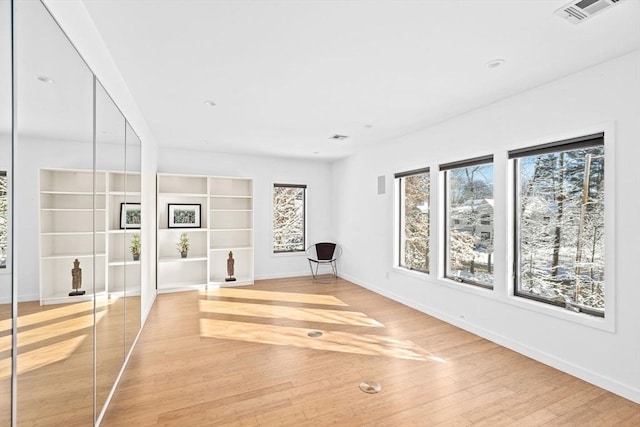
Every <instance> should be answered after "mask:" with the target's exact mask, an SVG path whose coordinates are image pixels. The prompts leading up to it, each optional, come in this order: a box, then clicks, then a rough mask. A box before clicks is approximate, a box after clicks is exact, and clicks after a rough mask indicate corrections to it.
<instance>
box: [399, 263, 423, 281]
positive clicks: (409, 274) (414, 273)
mask: <svg viewBox="0 0 640 427" xmlns="http://www.w3.org/2000/svg"><path fill="white" fill-rule="evenodd" d="M393 272H394V273H399V274H402V275H403V276H407V277H412V278H414V279H418V280H425V279H429V278H431V273H427V272H424V271H418V270H409V269H408V268H404V267H398V266H395V267H393Z"/></svg>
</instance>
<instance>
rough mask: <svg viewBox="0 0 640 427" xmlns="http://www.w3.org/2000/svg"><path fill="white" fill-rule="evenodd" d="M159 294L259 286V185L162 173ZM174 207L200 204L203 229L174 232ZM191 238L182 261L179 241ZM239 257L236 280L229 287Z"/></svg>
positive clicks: (159, 219) (245, 179) (236, 180)
mask: <svg viewBox="0 0 640 427" xmlns="http://www.w3.org/2000/svg"><path fill="white" fill-rule="evenodd" d="M157 186H158V198H157V200H158V208H157V213H158V239H157V240H158V275H157V277H158V283H157V286H158V291H159V292H174V291H181V290H189V289H203V288H205V287H207V286H241V285H251V284H253V181H252V180H251V179H248V178H229V177H209V176H197V175H174V174H158V184H157ZM169 204H189V205H193V204H196V205H200V221H201V223H200V228H170V227H169ZM182 233H187V236H188V238H189V243H190V249H189V253H188V256H187V258H181V256H180V253H179V252H178V250H177V242H178V240H179V238H180V235H181V234H182ZM230 251H231V252H233V257H234V259H235V265H234V266H235V273H234V277H235V278H236V280H235V281H233V282H226V281H225V278H226V277H227V258H228V256H229V252H230Z"/></svg>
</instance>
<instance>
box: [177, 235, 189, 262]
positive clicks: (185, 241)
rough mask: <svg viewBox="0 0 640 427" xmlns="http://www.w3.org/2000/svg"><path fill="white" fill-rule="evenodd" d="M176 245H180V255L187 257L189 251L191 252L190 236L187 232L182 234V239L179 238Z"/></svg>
mask: <svg viewBox="0 0 640 427" xmlns="http://www.w3.org/2000/svg"><path fill="white" fill-rule="evenodd" d="M176 246H177V247H178V252H180V256H181V257H182V258H186V257H187V252H189V236H187V233H182V234H181V235H180V240H178V243H177V245H176Z"/></svg>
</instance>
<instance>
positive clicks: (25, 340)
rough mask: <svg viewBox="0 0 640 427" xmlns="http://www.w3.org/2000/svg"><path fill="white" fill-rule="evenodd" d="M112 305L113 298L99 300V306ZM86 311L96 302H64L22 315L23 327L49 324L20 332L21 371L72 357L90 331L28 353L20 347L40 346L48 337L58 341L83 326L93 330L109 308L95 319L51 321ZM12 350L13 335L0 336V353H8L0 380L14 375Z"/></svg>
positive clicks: (1, 364) (0, 369)
mask: <svg viewBox="0 0 640 427" xmlns="http://www.w3.org/2000/svg"><path fill="white" fill-rule="evenodd" d="M109 304H111V302H110V301H104V302H98V301H96V306H97V307H99V308H102V307H106V306H108V305H109ZM87 310H93V301H86V302H82V303H78V304H73V305H65V306H62V307H58V308H54V309H50V310H44V311H41V312H38V313H32V314H29V315H25V316H21V317H19V318H18V325H19V327H22V328H24V327H27V326H33V325H37V324H38V323H45V322H46V323H45V324H44V325H42V326H39V327H35V328H32V329H27V330H26V331H20V330H19V331H18V337H17V342H18V350H17V357H18V359H17V370H18V373H22V372H28V371H31V370H34V369H37V368H40V367H42V366H46V365H49V364H51V363H55V362H60V361H62V360H65V359H67V358H68V357H69V356H71V354H72V353H73V352H74V351H75V350H76V349H77V348H78V346H79V345H80V344H81V343H82V342H83V341H84V340H85V339H86V338H87V336H88V335H87V334H83V335H81V336H77V337H72V338H68V339H65V340H62V341H58V342H55V343H53V344H48V345H43V346H38V347H37V348H35V349H33V350H30V351H26V352H21V351H20V349H21V348H24V347H26V346H30V345H37V344H38V343H41V342H44V341H47V340H52V339H58V340H59V339H61V338H62V337H63V336H64V335H67V334H72V333H77V332H79V331H81V330H83V329H91V330H93V324H94V321H95V322H96V324H97V323H98V322H100V321H101V320H102V318H103V317H104V315H105V314H107V310H106V309H102V310H100V311H97V312H96V313H95V319H94V314H93V313H91V314H86V315H83V316H76V317H73V318H71V319H67V320H62V321H60V322H53V323H49V322H50V321H52V320H55V319H57V318H63V317H67V316H71V315H74V314H77V313H82V312H85V311H87ZM9 320H10V319H9ZM10 350H11V335H6V336H3V337H0V353H3V352H4V353H5V354H6V355H7V356H6V357H4V358H2V359H0V379H4V378H6V377H8V376H9V375H10V374H11V358H10V357H9V356H10V354H11V351H10Z"/></svg>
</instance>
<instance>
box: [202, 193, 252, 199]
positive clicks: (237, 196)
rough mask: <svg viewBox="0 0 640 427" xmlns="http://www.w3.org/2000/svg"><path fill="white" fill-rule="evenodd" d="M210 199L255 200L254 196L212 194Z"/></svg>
mask: <svg viewBox="0 0 640 427" xmlns="http://www.w3.org/2000/svg"><path fill="white" fill-rule="evenodd" d="M209 197H211V198H212V199H253V196H250V195H242V194H236V195H233V194H212V195H210V196H209Z"/></svg>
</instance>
